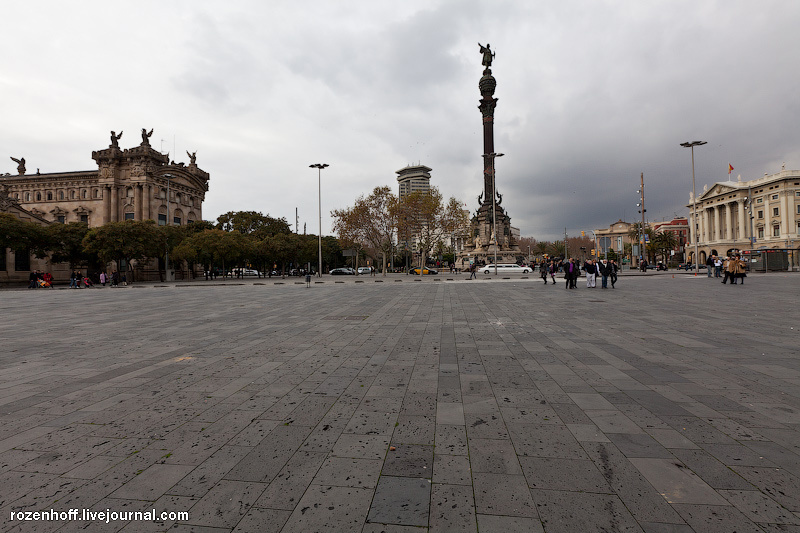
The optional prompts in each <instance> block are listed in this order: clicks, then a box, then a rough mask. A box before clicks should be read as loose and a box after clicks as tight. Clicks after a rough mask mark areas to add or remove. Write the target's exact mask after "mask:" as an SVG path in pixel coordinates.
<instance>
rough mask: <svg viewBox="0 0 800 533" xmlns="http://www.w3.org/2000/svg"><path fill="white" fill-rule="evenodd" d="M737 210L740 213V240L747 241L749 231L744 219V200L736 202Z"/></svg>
mask: <svg viewBox="0 0 800 533" xmlns="http://www.w3.org/2000/svg"><path fill="white" fill-rule="evenodd" d="M736 203H737V209H738V211H739V240H742V241H743V240H745V239H746V235H747V230H746V229H745V227H746V226H745V224H746V222H745V219H744V200H743V199H741V198H740V199H738V200H736Z"/></svg>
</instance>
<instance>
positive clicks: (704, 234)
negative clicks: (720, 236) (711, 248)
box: [700, 207, 708, 243]
mask: <svg viewBox="0 0 800 533" xmlns="http://www.w3.org/2000/svg"><path fill="white" fill-rule="evenodd" d="M700 242H701V243H707V242H708V210H707V209H706V208H705V207H704V208H703V210H702V211H700Z"/></svg>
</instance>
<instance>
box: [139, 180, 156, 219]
mask: <svg viewBox="0 0 800 533" xmlns="http://www.w3.org/2000/svg"><path fill="white" fill-rule="evenodd" d="M142 190H143V196H144V206H143V208H142V209H143V210H144V214H143V215H142V220H150V219H151V218H157V217H153V214H152V213H151V212H150V198H151V197H152V196H153V190H152V189H151V188H150V185H147V184H145V185H142Z"/></svg>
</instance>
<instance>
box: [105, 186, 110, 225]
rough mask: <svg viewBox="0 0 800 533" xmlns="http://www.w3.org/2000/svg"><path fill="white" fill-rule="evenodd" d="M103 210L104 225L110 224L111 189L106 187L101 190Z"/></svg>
mask: <svg viewBox="0 0 800 533" xmlns="http://www.w3.org/2000/svg"><path fill="white" fill-rule="evenodd" d="M103 208H104V211H105V214H104V216H105V223H106V224H107V223H109V222H111V187H110V186H108V185H106V186H105V188H104V189H103Z"/></svg>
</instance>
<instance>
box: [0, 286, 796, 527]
mask: <svg viewBox="0 0 800 533" xmlns="http://www.w3.org/2000/svg"><path fill="white" fill-rule="evenodd" d="M489 277H490V276H481V279H479V280H477V281H468V280H466V279H465V278H466V275H463V274H462V275H456V276H454V275H448V274H443V275H440V276H437V277H435V278H434V277H426V279H424V280H420V281H416V280H415V278H411V277H408V276H400V275H397V276H388V277H386V278H383V277H380V276H378V277H362V278H360V279H353V278H349V277H348V279H337V278H331V277H325V278H323V281H324V283H317V282H316V281H318V280H316V279H315V280H314V282H312V283H311V286H310V287H306V285H305V283H300V284H296V283H295V282H296V281H297V279H296V278H293V279H286V280H280V279H275V278H273V279H269V280H263V279H262V280H247V281H244V282H241V281H238V282H228V283H223V282H221V281H220V280H218V281H217V282H205V281H196V282H191V283H178V284H142V285H135V286H130V287H122V288H115V289H111V288H98V289H83V290H67V289H62V290H46V289H40V290H3V291H0V301H2V310H3V311H2V313H3V314H2V319H0V421H2V424H0V507H1V508H2V510H1V512H2V516H0V531H13V532H45V531H59V532H77V531H86V532H93V531H102V532H108V531H124V532H126V533H128V532H136V533H138V532H157V531H170V532H182V533H187V532H196V533H223V532H230V531H235V532H259V533H270V532H283V533H290V532H291V533H301V532H302V533H308V532H334V533H336V532H351V531H352V532H362V533H378V532H387V533H424V532H430V533H434V532H480V533H485V532H511V533H513V532H525V533H528V532H547V533H562V532H563V533H575V532H595V531H597V532H600V531H603V532H612V531H613V532H617V531H620V532H622V531H624V532H646V533H667V532H671V533H687V532H701V533H717V532H719V533H731V532H734V531H735V532H738V533H749V532H764V531H767V532H800V313H799V312H798V307H797V305H798V301H799V298H798V297H800V283H799V282H800V275H798V274H790V273H786V274H766V275H764V274H762V275H759V274H754V275H751V276H750V277H748V278H747V280H746V284H745V285H743V286H728V285H722V284H720V283H719V280H715V279H708V278H706V277H705V276H704V275H701V276H693V275H687V274H685V273H683V272H680V273H675V272H667V273H659V274H654V275H638V274H628V275H625V276H622V277H620V280H619V282H618V284H617V288H616V289H613V290H612V289H608V290H602V289H600V288H599V283H598V288H596V289H586V286H585V281H584V280H583V279H581V280H579V282H578V289H577V290H565V289H564V282H563V281H562V280H560V279H559V280H558V284H557V285H551V284H550V285H544V284H543V283H542V282H541V280H540V279H538V277H535V276H530V279H522V277H516V278H513V279H505V280H503V279H487V278H489ZM448 278H449V279H450V280H448ZM416 279H418V278H416ZM337 282H338V283H337ZM50 511H57V512H58V513H64V514H63V515H61V514H56V515H55V516H53V515H50V516H45V517H44V518H51V520H38V521H37V520H32V518H35V517H37V516H38V517H39V518H42V515H35V514H34V512H50ZM106 511H110V512H111V513H114V514H113V515H112V516H111V517H109V518H110V519H109V521H108V522H106V521H105V519H104V518H105V515H100V514H96V513H98V512H106ZM26 512H30V513H27V514H26ZM69 512H72V513H74V514H73V515H70V516H67V515H66V514H67V513H69ZM87 512H90V513H95V514H87ZM129 512H130V513H137V512H138V514H131V515H127V514H126V513H129ZM12 513H14V514H13V515H12ZM148 513H152V514H148ZM162 513H164V514H162ZM178 513H182V515H180V516H179V515H178ZM129 517H133V519H132V520H129V519H128V518H129ZM12 518H13V519H12ZM24 518H31V520H24ZM154 518H155V520H153V519H154Z"/></svg>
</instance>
